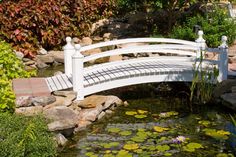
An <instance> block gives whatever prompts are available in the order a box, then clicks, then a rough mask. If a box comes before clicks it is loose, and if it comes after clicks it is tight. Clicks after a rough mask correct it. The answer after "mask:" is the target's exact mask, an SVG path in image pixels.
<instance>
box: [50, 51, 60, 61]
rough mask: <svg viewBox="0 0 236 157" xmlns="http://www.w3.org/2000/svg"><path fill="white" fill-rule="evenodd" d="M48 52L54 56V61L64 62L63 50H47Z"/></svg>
mask: <svg viewBox="0 0 236 157" xmlns="http://www.w3.org/2000/svg"><path fill="white" fill-rule="evenodd" d="M48 54H49V55H50V56H51V57H53V58H54V61H56V62H58V63H64V52H63V51H49V52H48Z"/></svg>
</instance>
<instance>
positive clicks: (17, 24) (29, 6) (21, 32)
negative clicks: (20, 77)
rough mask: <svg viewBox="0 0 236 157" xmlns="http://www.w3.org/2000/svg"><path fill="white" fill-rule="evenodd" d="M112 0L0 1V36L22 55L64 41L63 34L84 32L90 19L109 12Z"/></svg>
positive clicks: (74, 34) (51, 47)
mask: <svg viewBox="0 0 236 157" xmlns="http://www.w3.org/2000/svg"><path fill="white" fill-rule="evenodd" d="M113 6H114V3H113V1H112V0H96V1H93V0H89V1H87V0H86V1H74V0H47V1H45V0H37V1H35V0H17V1H15V0H4V1H2V3H0V37H1V38H2V39H4V40H6V41H7V42H9V43H12V45H13V46H14V47H15V48H16V49H17V50H19V51H22V52H23V53H24V54H25V55H29V56H33V55H34V54H35V52H36V49H37V48H38V47H39V46H43V47H44V48H46V49H53V48H57V47H58V46H61V45H62V44H64V39H65V36H78V35H83V34H86V33H87V31H88V29H89V28H90V26H89V25H90V24H91V22H93V21H94V20H97V19H98V18H101V17H102V16H107V15H110V14H111V9H112V8H113Z"/></svg>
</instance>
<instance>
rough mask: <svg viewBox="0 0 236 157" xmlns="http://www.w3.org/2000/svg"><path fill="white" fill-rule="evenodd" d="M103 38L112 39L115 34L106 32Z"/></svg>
mask: <svg viewBox="0 0 236 157" xmlns="http://www.w3.org/2000/svg"><path fill="white" fill-rule="evenodd" d="M103 38H104V39H109V40H111V39H112V38H113V34H112V33H104V34H103Z"/></svg>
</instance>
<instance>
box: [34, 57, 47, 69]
mask: <svg viewBox="0 0 236 157" xmlns="http://www.w3.org/2000/svg"><path fill="white" fill-rule="evenodd" d="M36 66H37V68H39V69H44V68H47V67H49V65H47V64H46V63H44V62H42V61H41V60H39V59H37V60H36Z"/></svg>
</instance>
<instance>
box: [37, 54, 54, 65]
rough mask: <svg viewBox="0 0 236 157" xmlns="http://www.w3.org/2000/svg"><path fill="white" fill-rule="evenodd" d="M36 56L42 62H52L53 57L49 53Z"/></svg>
mask: <svg viewBox="0 0 236 157" xmlns="http://www.w3.org/2000/svg"><path fill="white" fill-rule="evenodd" d="M37 58H38V59H39V60H41V61H42V62H43V63H47V64H51V63H53V62H54V58H53V57H52V56H51V55H37Z"/></svg>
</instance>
